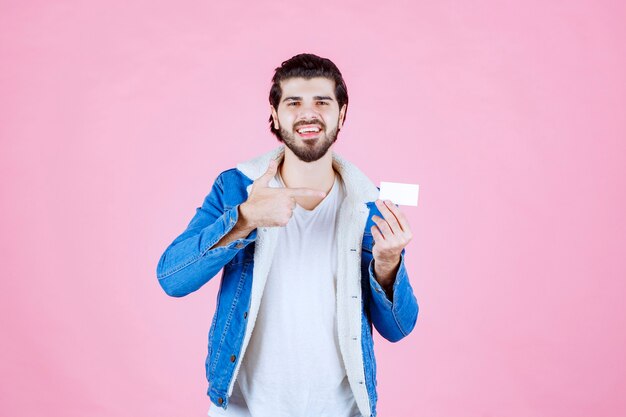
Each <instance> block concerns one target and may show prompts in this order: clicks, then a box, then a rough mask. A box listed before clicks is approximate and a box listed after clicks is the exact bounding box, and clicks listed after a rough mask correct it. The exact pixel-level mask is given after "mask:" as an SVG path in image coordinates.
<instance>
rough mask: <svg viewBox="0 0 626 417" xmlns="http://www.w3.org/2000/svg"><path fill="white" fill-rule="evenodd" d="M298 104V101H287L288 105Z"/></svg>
mask: <svg viewBox="0 0 626 417" xmlns="http://www.w3.org/2000/svg"><path fill="white" fill-rule="evenodd" d="M296 104H300V103H298V102H297V101H290V102H289V103H287V106H295V105H296Z"/></svg>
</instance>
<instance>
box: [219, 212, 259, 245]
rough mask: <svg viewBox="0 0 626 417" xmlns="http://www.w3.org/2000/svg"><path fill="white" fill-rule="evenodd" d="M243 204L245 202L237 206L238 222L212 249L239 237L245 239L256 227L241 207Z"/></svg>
mask: <svg viewBox="0 0 626 417" xmlns="http://www.w3.org/2000/svg"><path fill="white" fill-rule="evenodd" d="M243 204H245V203H242V204H240V205H239V206H238V207H237V210H238V213H239V214H238V216H237V223H235V226H233V228H232V229H231V230H230V231H229V232H228V233H227V234H226V235H224V237H222V238H221V239H220V240H219V241H218V242H217V243H216V244H215V245H213V246H212V247H211V249H214V248H217V247H219V246H226V245H228V244H229V243H230V242H232V241H235V240H237V239H243V238H245V237H247V236H248V235H249V234H250V232H252V231H253V230H254V229H256V227H254V226H253V225H252V224H251V223H250V222H249V221H248V219H247V218H246V217H245V215H244V214H243V213H242V209H241V207H242V206H243Z"/></svg>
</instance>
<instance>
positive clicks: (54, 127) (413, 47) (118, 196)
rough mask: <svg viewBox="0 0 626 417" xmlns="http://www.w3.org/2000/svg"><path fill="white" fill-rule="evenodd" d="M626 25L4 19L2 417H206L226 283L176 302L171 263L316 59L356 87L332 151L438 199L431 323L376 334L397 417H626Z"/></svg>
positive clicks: (428, 228) (386, 405) (220, 9)
mask: <svg viewBox="0 0 626 417" xmlns="http://www.w3.org/2000/svg"><path fill="white" fill-rule="evenodd" d="M52 3H54V4H52ZM624 21H626V7H625V6H624V5H623V3H622V2H617V1H549V2H545V1H526V2H521V1H518V2H513V1H474V2H466V1H460V0H459V1H437V2H430V1H428V2H426V1H422V2H413V1H386V2H380V1H377V2H374V1H370V2H368V1H365V2H364V1H349V2H336V1H333V2H313V3H310V2H301V3H296V2H287V1H273V2H252V1H251V2H248V3H244V2H232V1H229V2H206V1H186V2H184V1H171V0H170V1H157V2H155V1H154V0H150V1H147V0H144V1H139V0H130V1H129V0H125V1H91V2H79V1H58V2H43V1H38V2H37V1H20V2H18V1H14V2H7V1H6V0H5V1H2V3H1V5H0V62H1V64H0V136H1V144H2V149H1V152H0V186H1V189H0V190H1V198H2V205H1V206H0V226H1V234H0V235H1V237H0V245H1V250H2V262H1V263H0V277H1V281H0V285H1V287H0V295H1V297H2V298H1V302H0V323H1V325H2V329H1V330H2V333H1V334H2V341H1V343H0V354H1V358H2V359H1V362H0V363H1V368H0V374H1V375H2V380H1V382H0V404H1V405H0V414H1V415H2V416H18V415H22V416H35V415H46V416H49V417H52V416H64V417H73V416H81V417H83V416H94V417H99V416H150V417H159V416H163V417H171V416H205V415H206V412H207V409H208V408H209V399H208V397H207V396H206V380H205V375H204V358H205V355H206V349H207V346H206V343H207V332H208V329H209V325H210V322H211V318H212V313H213V311H214V306H215V296H216V293H217V288H218V285H217V284H218V282H217V280H214V281H211V282H209V283H208V284H207V285H206V286H204V287H203V288H201V289H200V290H199V291H197V292H195V293H193V294H191V295H189V296H187V297H185V298H181V299H176V298H170V297H168V296H167V295H166V294H165V293H164V292H163V291H162V290H161V288H160V287H159V285H158V283H157V279H156V272H155V269H156V264H157V261H158V258H159V256H160V255H161V253H162V252H163V250H164V249H165V247H166V246H167V245H168V244H169V243H170V242H171V241H172V240H173V239H174V238H175V237H176V236H177V235H178V234H179V233H181V232H182V231H183V230H184V228H185V226H186V225H187V223H188V221H189V220H190V219H191V217H192V216H193V214H194V212H195V208H196V207H198V206H199V205H200V204H201V203H202V200H203V198H204V197H205V195H206V194H207V193H208V191H209V189H210V186H211V184H212V182H213V180H214V179H215V177H216V176H217V174H219V172H221V171H222V170H225V169H227V168H230V167H232V166H234V165H235V164H236V163H237V162H240V161H243V160H246V159H248V158H251V157H253V156H256V155H258V154H260V153H262V152H265V151H267V150H269V149H271V148H273V147H275V146H277V145H278V142H277V141H276V140H275V139H274V138H273V137H272V136H271V135H270V133H269V129H268V127H267V118H268V116H269V112H268V101H267V100H268V99H267V96H268V91H269V87H270V79H271V76H272V74H273V70H274V68H275V67H276V66H278V65H280V63H281V62H282V61H283V60H286V59H288V58H290V57H291V56H293V55H295V54H297V53H300V52H312V53H316V54H319V55H322V56H325V57H329V58H331V59H332V60H333V61H334V62H335V63H336V64H337V65H338V66H339V68H340V69H341V70H342V72H343V74H344V76H345V79H346V82H347V85H348V90H349V94H350V102H351V104H350V106H349V110H348V114H347V118H346V126H345V129H344V130H342V133H341V135H340V136H339V142H338V143H337V146H336V148H335V149H336V151H337V152H339V153H341V154H342V155H343V156H345V157H347V158H348V159H349V160H351V161H352V162H354V163H355V164H356V165H357V166H359V167H360V168H362V169H363V170H364V171H365V172H366V173H367V174H368V175H369V176H370V178H371V179H372V180H373V181H375V182H376V183H377V184H378V183H379V181H399V182H414V183H419V184H420V187H421V189H420V192H421V193H420V205H419V207H417V208H414V207H403V211H404V212H405V213H406V214H407V216H409V219H410V223H411V225H412V229H413V231H414V234H415V238H414V239H413V241H412V242H411V243H410V245H409V247H408V248H407V252H408V258H407V260H408V266H409V271H410V277H411V282H412V284H413V287H414V289H415V292H416V296H417V298H418V301H419V303H420V316H419V319H418V323H417V326H416V328H415V330H414V332H413V333H412V334H411V335H410V336H409V337H408V338H406V339H405V340H403V341H402V342H400V343H398V344H391V343H388V342H386V341H385V340H384V339H382V338H381V337H380V336H378V335H377V337H376V339H375V343H376V344H375V346H376V354H377V358H378V363H379V366H378V369H379V385H378V387H379V395H380V400H379V412H380V416H382V417H387V416H424V417H439V416H440V417H457V416H459V417H461V416H463V417H465V416H479V417H488V416H492V417H495V416H511V417H517V416H520V417H522V416H523V417H527V416H550V417H560V416H563V417H575V416H621V415H624V414H625V413H626V397H625V396H624V395H623V394H624V392H625V390H626V364H625V359H624V358H625V355H624V352H625V351H626V332H625V329H626V314H625V308H624V295H626V294H625V293H626V283H625V281H626V280H625V278H626V264H625V258H624V255H625V254H624V247H625V245H626V238H625V236H626V220H625V216H624V213H625V212H626V201H625V195H624V194H625V193H624V190H625V189H626V184H625V183H626V167H625V163H626V143H625V140H626V118H625V115H626V112H625V110H626V106H625V104H626V77H625V75H624V74H626V49H625V48H624V40H625V39H626V36H625V35H626V30H625V27H626V26H625V25H624ZM218 279H219V277H218Z"/></svg>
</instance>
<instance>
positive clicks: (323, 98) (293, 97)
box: [283, 96, 333, 101]
mask: <svg viewBox="0 0 626 417" xmlns="http://www.w3.org/2000/svg"><path fill="white" fill-rule="evenodd" d="M287 100H302V97H296V96H290V97H285V98H284V99H283V101H287ZM313 100H330V101H333V98H332V97H329V96H313Z"/></svg>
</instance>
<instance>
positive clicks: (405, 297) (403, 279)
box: [368, 249, 419, 342]
mask: <svg viewBox="0 0 626 417" xmlns="http://www.w3.org/2000/svg"><path fill="white" fill-rule="evenodd" d="M404 255H405V250H404V249H403V250H402V253H401V254H400V266H399V267H398V272H397V273H396V278H395V281H394V283H393V293H392V297H391V300H390V299H389V298H387V295H386V293H385V291H384V290H383V288H382V287H381V285H380V284H379V283H378V281H376V278H375V273H374V259H373V258H372V260H371V261H370V263H369V267H368V271H369V283H370V287H371V302H370V314H371V319H372V323H373V324H374V326H375V327H376V330H378V332H379V333H380V335H381V336H383V337H384V338H385V339H387V340H389V341H390V342H397V341H399V340H400V339H402V338H404V337H405V336H407V335H408V334H409V333H411V331H412V330H413V328H414V327H415V323H416V321H417V315H418V312H419V306H418V304H417V299H416V298H415V295H414V294H413V288H411V283H410V282H409V276H408V273H407V271H406V267H405V264H404Z"/></svg>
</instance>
